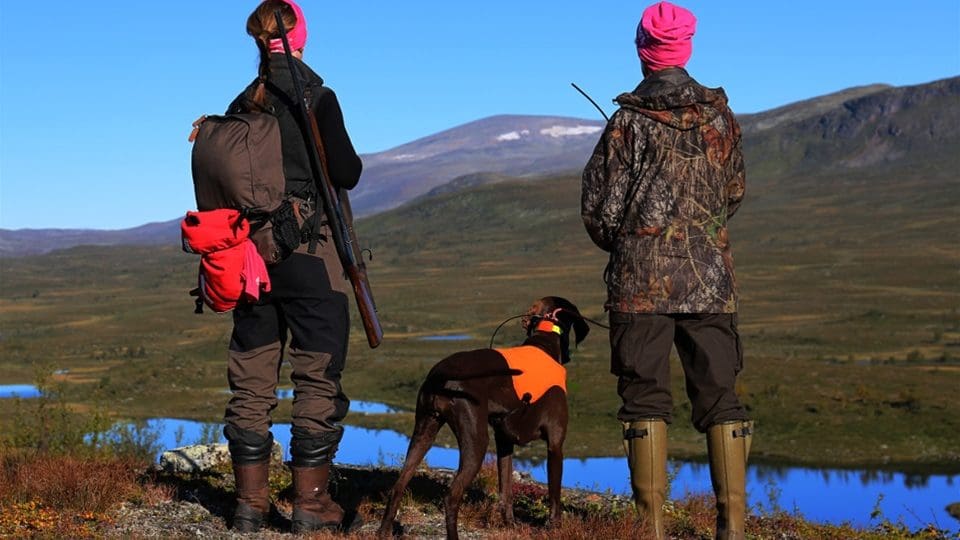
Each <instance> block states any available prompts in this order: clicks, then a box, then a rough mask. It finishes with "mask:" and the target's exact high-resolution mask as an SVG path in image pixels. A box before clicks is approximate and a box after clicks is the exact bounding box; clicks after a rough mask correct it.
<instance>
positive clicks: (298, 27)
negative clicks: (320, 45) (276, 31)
mask: <svg viewBox="0 0 960 540" xmlns="http://www.w3.org/2000/svg"><path fill="white" fill-rule="evenodd" d="M282 1H283V2H284V3H286V4H288V5H289V6H290V7H292V8H293V13H294V15H296V16H297V24H295V25H294V26H293V28H291V29H290V30H289V31H287V41H289V42H290V50H291V51H296V50H299V49H302V48H303V46H304V45H306V44H307V19H306V18H304V16H303V10H302V9H300V6H298V5H297V4H295V3H293V1H292V0H282ZM270 52H272V53H282V52H283V40H282V39H280V38H277V39H271V40H270Z"/></svg>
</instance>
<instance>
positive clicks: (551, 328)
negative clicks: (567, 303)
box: [537, 319, 562, 334]
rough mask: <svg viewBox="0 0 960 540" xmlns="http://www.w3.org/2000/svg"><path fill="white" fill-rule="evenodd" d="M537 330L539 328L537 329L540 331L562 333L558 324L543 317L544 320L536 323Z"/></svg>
mask: <svg viewBox="0 0 960 540" xmlns="http://www.w3.org/2000/svg"><path fill="white" fill-rule="evenodd" d="M537 330H539V331H541V332H554V333H557V334H560V333H562V330H560V327H559V326H557V325H555V324H553V322H552V321H548V320H546V319H544V320H542V321H540V322H539V323H537Z"/></svg>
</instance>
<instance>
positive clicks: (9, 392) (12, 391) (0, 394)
mask: <svg viewBox="0 0 960 540" xmlns="http://www.w3.org/2000/svg"><path fill="white" fill-rule="evenodd" d="M35 397H40V390H37V387H36V386H34V385H32V384H0V399H3V398H21V399H28V398H35Z"/></svg>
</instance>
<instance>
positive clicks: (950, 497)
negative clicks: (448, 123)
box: [148, 407, 960, 530]
mask: <svg viewBox="0 0 960 540" xmlns="http://www.w3.org/2000/svg"><path fill="white" fill-rule="evenodd" d="M351 408H352V407H351ZM148 427H151V428H152V429H156V430H157V431H158V432H159V433H160V443H161V445H162V447H163V448H174V447H176V446H181V445H183V444H193V443H195V442H205V443H206V442H216V441H220V442H223V437H222V435H221V434H220V433H221V430H220V426H216V425H213V424H203V423H200V422H192V421H186V420H174V419H163V420H151V421H150V422H149V423H148ZM272 431H273V434H274V437H275V438H276V439H277V440H278V441H279V442H280V444H281V445H282V446H283V448H284V451H285V452H286V449H287V448H289V443H290V425H289V424H275V425H274V427H273V429H272ZM211 435H213V436H215V438H216V441H215V440H209V439H210V438H211ZM204 437H206V438H207V439H206V440H201V439H198V438H204ZM408 441H409V439H408V438H407V437H406V436H405V435H402V434H400V433H396V432H394V431H384V430H370V429H363V428H358V427H353V426H346V432H345V435H344V438H343V441H342V442H341V444H340V450H339V452H338V453H337V462H339V463H346V464H353V465H389V466H399V465H400V464H401V463H402V462H403V458H404V456H405V455H406V451H407V444H408ZM541 448H542V445H541ZM286 459H289V454H287V456H286ZM458 459H459V453H458V451H457V450H456V449H455V448H440V447H433V448H432V449H431V450H430V451H429V452H428V453H427V457H426V461H427V463H428V464H429V465H430V466H431V467H444V468H449V469H455V468H456V467H457V462H458ZM515 466H516V468H517V470H520V471H526V472H529V473H530V474H531V475H532V476H533V477H534V478H535V479H537V480H538V481H541V482H546V477H547V474H546V463H544V462H542V461H541V462H537V463H533V462H526V461H521V460H516V461H515ZM670 468H671V471H672V473H673V474H674V478H673V480H672V482H671V492H670V496H671V497H682V496H683V495H685V494H688V493H704V492H706V493H709V492H710V491H711V489H712V488H711V485H710V470H709V467H708V466H707V465H706V464H704V463H691V462H671V463H670ZM747 482H748V490H747V491H748V499H749V501H750V505H751V507H752V508H753V509H754V511H758V510H767V511H769V510H777V509H782V510H786V511H788V512H796V513H801V514H803V515H804V516H806V517H807V518H809V519H812V520H814V521H818V522H829V523H837V524H840V523H843V522H849V523H852V524H854V525H856V526H861V527H864V526H870V525H876V524H877V522H876V521H871V518H870V515H871V512H873V510H874V509H875V508H876V507H879V509H880V510H881V511H882V513H883V517H884V518H887V519H891V520H898V519H902V520H903V522H904V523H906V524H907V525H908V526H910V527H912V528H919V527H921V526H923V525H925V524H928V523H935V524H937V525H938V526H939V527H941V528H946V529H948V530H960V524H958V522H957V521H956V520H955V519H954V518H952V517H951V516H950V515H948V514H947V512H946V510H945V507H946V506H947V505H948V504H950V503H952V502H957V501H960V475H953V476H948V475H915V474H903V473H897V472H886V471H867V470H859V471H858V470H838V469H809V468H800V467H769V466H751V467H750V468H749V471H748V479H747ZM563 484H564V486H566V487H580V488H584V489H591V490H594V491H599V492H609V493H617V494H627V493H629V492H630V480H629V473H628V469H627V465H626V460H625V458H622V457H597V458H586V459H566V460H564V464H563ZM878 501H879V502H878Z"/></svg>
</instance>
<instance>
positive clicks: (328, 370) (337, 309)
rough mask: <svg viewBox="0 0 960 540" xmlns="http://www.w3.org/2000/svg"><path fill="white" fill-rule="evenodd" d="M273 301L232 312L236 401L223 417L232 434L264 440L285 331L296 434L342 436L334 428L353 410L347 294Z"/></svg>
mask: <svg viewBox="0 0 960 540" xmlns="http://www.w3.org/2000/svg"><path fill="white" fill-rule="evenodd" d="M317 260H319V259H317ZM321 270H322V268H321ZM324 281H325V280H324ZM271 296H272V295H267V296H266V297H264V298H263V299H261V301H260V302H258V303H256V304H243V305H240V306H238V307H237V308H236V309H235V310H234V312H233V323H234V327H233V335H232V336H231V339H230V350H229V353H228V360H227V380H228V381H229V383H230V390H231V392H232V393H233V396H232V397H231V398H230V402H229V403H228V404H227V409H226V413H225V414H224V421H225V423H226V424H227V427H228V431H230V432H231V433H236V430H240V431H241V432H252V433H255V434H257V435H260V436H266V434H267V432H268V431H269V429H270V426H271V419H270V413H271V411H273V410H274V409H275V408H276V406H277V396H276V388H277V384H278V382H279V376H280V367H281V364H282V362H283V359H284V354H283V349H284V345H286V342H287V336H288V333H289V336H290V342H289V347H288V348H287V354H286V356H287V360H288V361H289V362H290V366H291V368H292V371H293V373H292V375H291V380H292V381H293V383H294V397H293V415H292V416H293V417H292V424H293V430H294V433H295V434H297V433H299V436H305V437H309V436H313V435H317V434H321V433H324V432H332V431H339V430H340V427H339V426H338V425H337V424H338V423H339V422H340V421H341V420H343V418H344V416H346V414H347V409H348V408H349V406H350V400H349V399H348V398H347V396H346V395H344V393H343V390H342V388H341V386H340V376H341V373H342V371H343V367H344V363H345V361H346V356H347V340H348V337H349V321H350V319H349V313H348V307H347V297H346V296H345V295H344V294H343V293H340V292H337V291H332V290H330V289H329V288H328V287H327V288H326V294H323V295H322V296H317V297H310V298H299V297H289V296H279V297H278V296H272V297H271ZM229 428H232V429H229Z"/></svg>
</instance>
